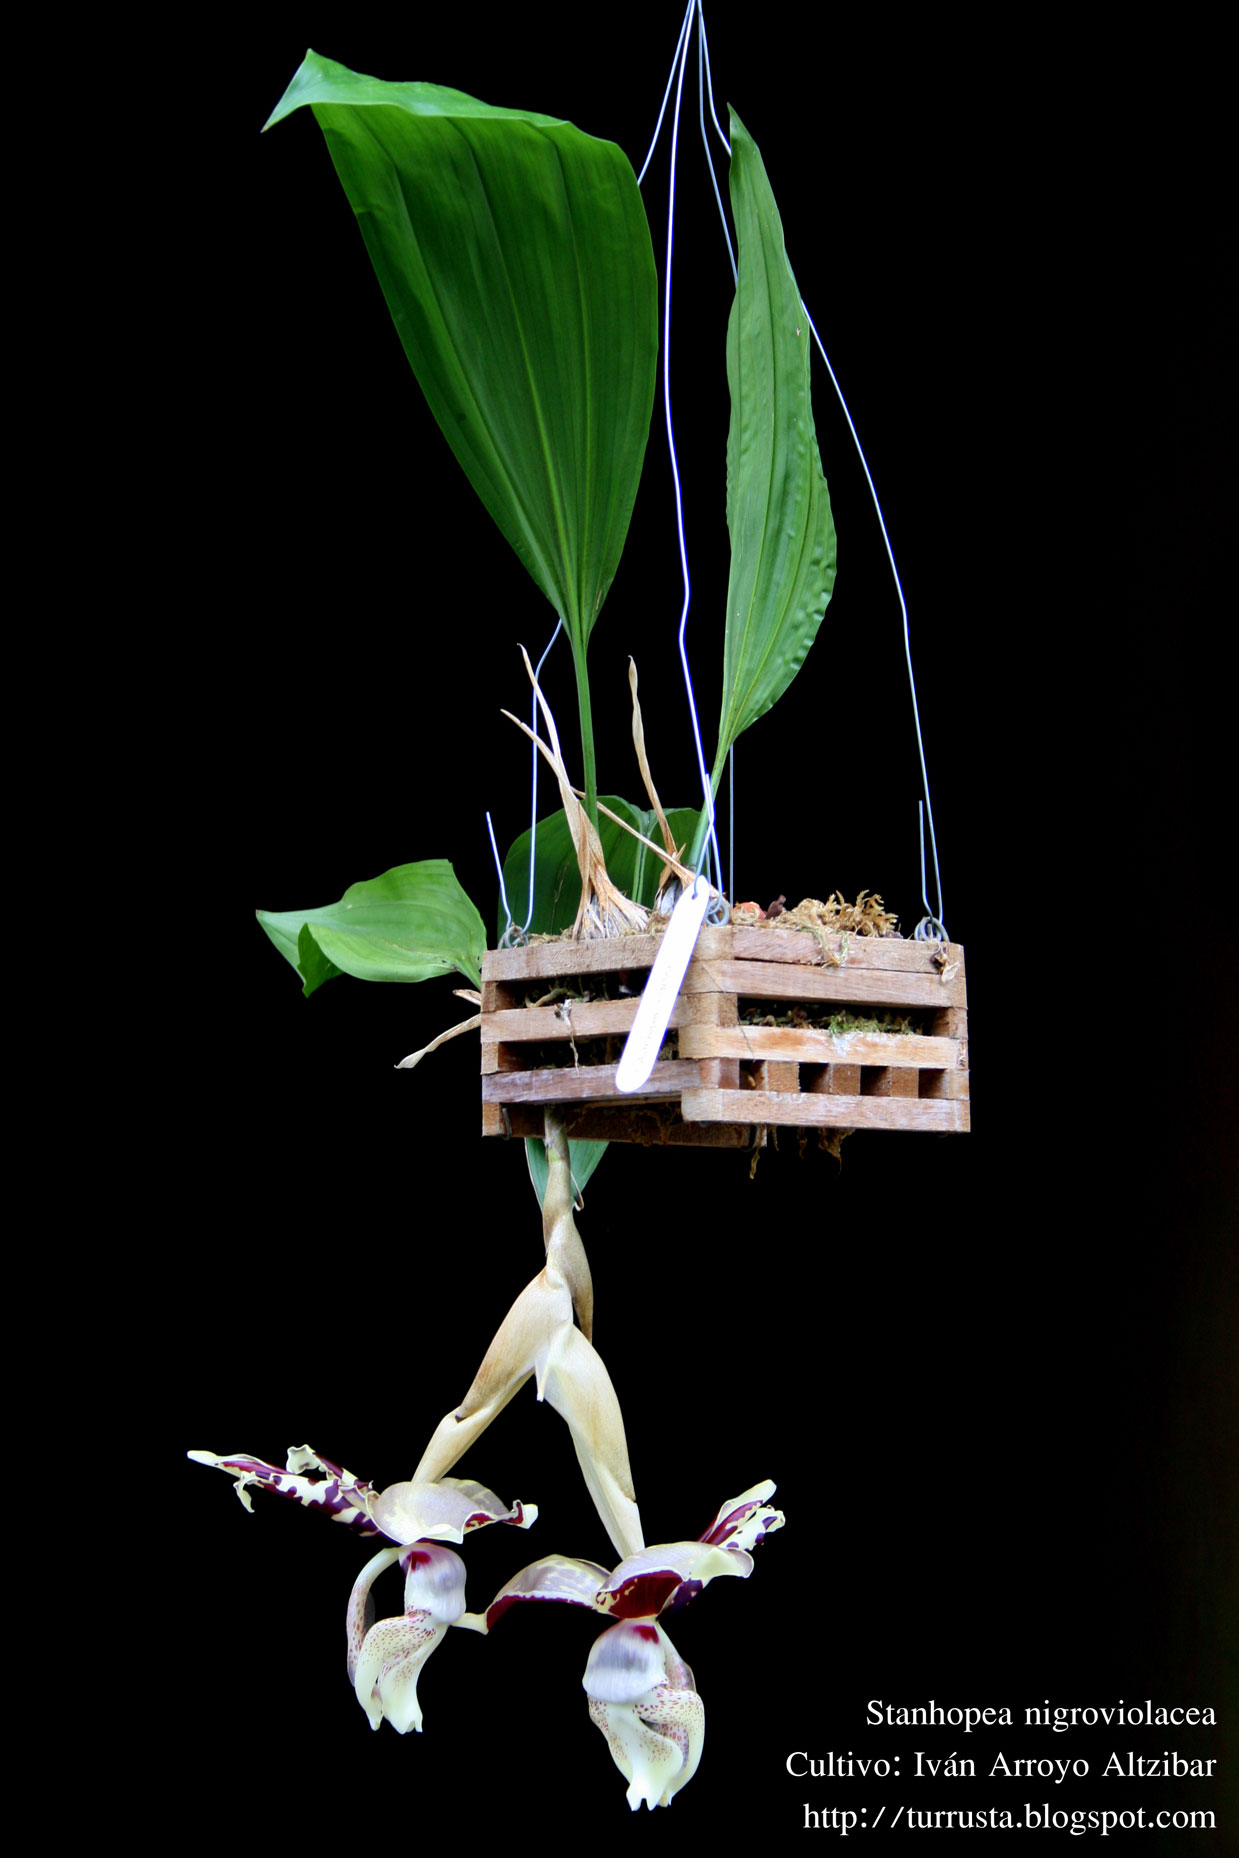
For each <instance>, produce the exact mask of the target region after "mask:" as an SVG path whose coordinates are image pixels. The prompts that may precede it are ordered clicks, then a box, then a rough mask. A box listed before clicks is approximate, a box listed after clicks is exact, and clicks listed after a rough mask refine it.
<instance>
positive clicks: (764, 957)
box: [696, 927, 964, 980]
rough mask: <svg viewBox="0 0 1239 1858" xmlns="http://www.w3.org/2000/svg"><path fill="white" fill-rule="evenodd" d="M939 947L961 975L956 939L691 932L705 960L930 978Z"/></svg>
mask: <svg viewBox="0 0 1239 1858" xmlns="http://www.w3.org/2000/svg"><path fill="white" fill-rule="evenodd" d="M939 949H940V950H941V952H942V959H943V960H944V961H945V962H946V963H947V965H953V964H954V963H956V962H958V964H959V978H960V979H962V978H963V972H964V968H963V961H964V951H963V948H962V946H961V945H960V944H959V943H958V942H942V943H934V942H915V941H911V940H907V941H905V940H903V939H901V938H900V937H899V936H884V935H853V936H846V937H845V936H841V935H826V936H824V937H823V938H822V941H821V942H819V941H818V939H817V937H816V936H815V935H811V934H809V933H808V932H807V931H805V930H793V929H746V928H740V927H733V928H722V929H703V930H702V932H701V934H700V935H699V936H698V938H697V950H696V952H697V954H698V956H699V957H700V958H701V959H702V960H705V961H715V960H723V961H725V960H728V959H732V960H738V961H780V962H790V963H793V964H795V965H797V966H805V967H821V966H834V965H835V962H836V961H837V962H838V964H839V965H840V966H843V967H848V968H878V969H885V970H887V971H889V972H898V973H902V974H929V975H932V976H933V977H934V979H935V980H936V979H937V978H938V975H939V973H940V969H939V968H938V966H937V965H936V962H935V955H936V954H937V952H938V951H939Z"/></svg>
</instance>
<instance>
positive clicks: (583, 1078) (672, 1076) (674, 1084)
mask: <svg viewBox="0 0 1239 1858" xmlns="http://www.w3.org/2000/svg"><path fill="white" fill-rule="evenodd" d="M698 1080H699V1073H698V1070H697V1066H696V1065H695V1064H693V1063H691V1062H688V1061H685V1060H683V1059H679V1058H671V1059H667V1060H665V1061H664V1062H662V1063H661V1064H656V1065H655V1066H654V1069H653V1070H652V1071H651V1072H650V1075H649V1078H648V1080H647V1081H646V1083H644V1084H643V1085H642V1086H641V1089H640V1090H637V1091H632V1092H631V1093H629V1095H627V1096H621V1095H620V1093H619V1091H618V1090H616V1088H615V1066H614V1065H610V1064H583V1065H562V1066H560V1067H558V1068H556V1069H551V1070H542V1071H500V1072H497V1073H494V1074H492V1075H491V1076H489V1077H484V1078H483V1079H482V1101H483V1103H606V1102H618V1103H621V1104H622V1103H625V1102H627V1101H628V1100H629V1096H631V1097H651V1098H655V1099H657V1098H660V1097H661V1098H675V1097H678V1096H679V1094H680V1092H681V1091H682V1090H687V1089H690V1088H692V1087H693V1086H695V1085H696V1084H697V1083H698Z"/></svg>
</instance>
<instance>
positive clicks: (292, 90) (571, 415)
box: [267, 52, 658, 664]
mask: <svg viewBox="0 0 1239 1858" xmlns="http://www.w3.org/2000/svg"><path fill="white" fill-rule="evenodd" d="M305 104H308V105H309V106H310V107H311V108H312V110H313V112H314V115H315V118H316V119H317V121H318V124H319V126H320V128H321V129H322V131H323V134H324V136H325V137H326V139H327V145H328V148H329V149H330V151H331V157H332V160H333V161H334V163H335V166H336V172H337V173H338V174H339V177H340V180H341V181H342V183H343V185H344V190H345V192H346V194H347V195H348V198H349V202H350V204H351V205H352V208H353V211H354V212H355V213H356V215H357V218H358V221H359V223H360V226H361V232H362V236H363V238H364V239H365V242H366V247H367V249H368V251H369V253H370V257H371V259H372V261H373V263H374V268H375V271H376V272H377V274H378V278H379V282H380V284H381V285H382V288H383V294H384V296H385V297H386V299H387V304H388V308H389V309H390V310H391V313H392V317H393V319H394V321H395V324H396V328H397V331H398V332H399V335H400V339H401V341H402V342H403V344H404V348H405V353H406V354H407V355H408V358H409V361H410V362H411V364H412V367H413V371H414V373H415V374H416V376H417V378H418V380H419V382H420V383H421V386H422V390H423V392H424V393H425V395H426V399H427V400H428V402H429V404H430V407H431V410H432V412H433V413H434V416H435V418H436V419H437V420H438V422H439V425H440V427H441V428H442V431H443V433H444V436H445V437H446V439H447V442H448V444H449V445H450V446H451V448H452V450H453V451H454V452H455V454H456V456H457V458H458V459H459V460H460V463H461V464H462V466H463V467H464V469H465V471H466V473H467V474H468V476H469V479H470V481H471V483H472V484H473V486H474V488H475V490H476V491H477V493H478V495H479V496H480V497H481V499H482V501H483V503H484V504H485V505H486V507H487V509H488V510H489V511H490V513H491V515H492V516H493V517H494V519H495V521H496V522H497V523H498V525H499V527H500V529H501V530H502V531H503V533H504V535H505V536H506V537H507V539H508V541H509V542H510V543H511V544H512V547H513V548H514V549H515V550H516V552H517V554H518V555H519V556H520V558H521V560H522V561H523V562H524V564H525V566H526V567H527V568H528V570H529V572H530V574H531V575H532V576H533V578H534V580H535V581H536V582H537V583H538V586H539V587H540V588H541V589H542V591H543V592H544V593H545V594H546V596H547V598H548V600H550V602H551V604H552V605H553V606H554V607H555V609H556V611H557V612H558V613H559V614H560V615H561V616H562V618H563V620H564V624H565V626H566V628H567V630H568V634H569V637H570V639H571V641H572V649H573V653H574V655H575V656H576V657H577V659H578V662H580V663H582V664H583V662H584V652H585V642H586V640H587V639H588V637H589V633H590V629H591V628H592V626H593V623H594V620H595V619H596V618H597V615H598V610H599V608H600V607H601V605H602V602H603V598H604V597H605V595H606V591H607V589H608V587H609V586H610V584H611V580H612V578H613V576H614V574H615V570H616V566H617V564H618V562H619V557H620V551H621V549H622V548H623V544H624V538H625V535H626V534H627V531H628V523H629V518H630V516H631V514H632V507H633V501H634V499H635V496H636V491H637V480H638V478H639V477H640V474H641V463H642V458H643V456H644V452H645V442H646V437H647V434H648V432H649V424H650V411H651V408H652V405H653V398H654V377H655V367H656V357H657V347H658V311H657V292H656V285H655V272H654V255H653V250H652V247H651V244H650V233H649V226H648V224H647V222H646V218H645V210H644V208H643V206H642V204H641V197H640V194H639V193H638V191H637V183H636V178H635V176H634V174H633V171H632V167H631V165H630V164H629V161H628V158H627V156H626V155H625V154H624V153H623V152H622V150H620V149H619V148H617V147H616V146H615V144H614V143H611V142H601V141H598V140H596V139H595V138H594V137H592V136H588V135H585V134H583V133H582V131H581V130H579V129H576V128H574V127H573V125H572V124H571V123H567V122H562V121H560V120H559V119H558V118H556V117H553V116H540V115H536V114H534V113H532V112H530V111H523V110H509V109H496V108H492V107H491V106H490V105H489V104H485V103H479V102H478V101H477V100H476V99H475V98H473V97H467V96H465V95H463V94H462V93H461V92H460V91H456V90H445V89H443V88H442V87H441V86H440V85H437V84H421V83H415V84H389V83H384V82H381V81H379V80H378V79H375V78H371V77H363V76H361V75H359V74H358V73H356V72H353V71H349V70H347V69H346V68H345V66H343V65H338V64H333V63H331V62H330V61H329V60H328V59H326V58H320V57H319V56H318V55H317V54H316V53H315V52H307V53H306V57H305V62H304V63H303V64H302V66H301V69H300V70H299V71H298V72H297V74H296V76H295V77H294V78H293V81H292V83H291V84H290V85H289V87H288V90H287V91H286V92H285V94H284V96H283V98H282V99H281V101H280V102H279V104H278V105H277V106H276V109H275V110H274V112H273V113H272V116H271V119H270V122H269V123H268V125H267V126H268V127H270V126H271V123H277V122H279V121H281V119H282V118H284V117H285V116H288V115H289V114H290V113H291V112H292V111H293V110H296V109H298V108H300V107H301V106H302V105H305Z"/></svg>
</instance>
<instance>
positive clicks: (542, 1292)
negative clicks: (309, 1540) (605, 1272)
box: [413, 1111, 645, 1555]
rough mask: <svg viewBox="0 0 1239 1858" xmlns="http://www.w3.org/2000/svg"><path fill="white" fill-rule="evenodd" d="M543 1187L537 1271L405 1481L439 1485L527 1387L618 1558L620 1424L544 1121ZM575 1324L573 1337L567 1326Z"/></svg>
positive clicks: (631, 1505) (636, 1543)
mask: <svg viewBox="0 0 1239 1858" xmlns="http://www.w3.org/2000/svg"><path fill="white" fill-rule="evenodd" d="M546 1155H547V1182H546V1193H545V1195H544V1196H543V1201H542V1237H543V1242H544V1244H545V1246H546V1264H545V1265H544V1266H543V1268H542V1270H541V1271H540V1272H539V1273H538V1275H537V1277H535V1278H534V1279H533V1281H532V1282H531V1283H529V1284H527V1285H526V1286H525V1288H524V1290H522V1292H521V1294H520V1296H519V1297H518V1298H517V1299H516V1302H515V1303H514V1304H513V1305H512V1308H511V1309H510V1310H509V1311H508V1313H507V1315H506V1316H505V1317H504V1319H503V1321H502V1323H501V1324H500V1325H499V1329H498V1332H497V1333H496V1335H495V1339H494V1341H493V1342H492V1343H491V1345H490V1347H489V1348H488V1349H487V1351H486V1354H485V1357H484V1358H483V1361H482V1365H481V1367H480V1368H479V1369H478V1371H477V1374H476V1375H475V1376H474V1380H473V1385H472V1386H471V1387H470V1389H469V1391H468V1393H467V1394H466V1395H465V1397H464V1399H463V1400H462V1401H461V1403H460V1405H459V1406H458V1407H455V1408H453V1409H452V1411H451V1412H449V1413H445V1414H444V1416H443V1418H442V1419H441V1420H440V1421H439V1424H438V1426H437V1427H436V1428H435V1432H434V1435H433V1437H432V1438H431V1440H430V1443H429V1445H428V1446H427V1447H426V1450H425V1452H424V1453H423V1454H422V1458H421V1462H420V1463H419V1465H418V1467H417V1470H416V1471H415V1472H414V1474H413V1476H414V1482H421V1481H434V1480H437V1479H440V1478H442V1477H443V1476H444V1474H445V1473H446V1472H448V1471H450V1470H451V1469H452V1466H453V1465H454V1464H456V1463H457V1462H458V1460H459V1459H460V1458H461V1457H462V1456H463V1454H464V1453H465V1452H466V1451H467V1450H468V1449H469V1447H470V1446H471V1445H472V1444H473V1442H474V1440H475V1439H478V1438H480V1437H481V1435H482V1433H483V1432H485V1430H486V1428H487V1427H488V1426H489V1425H490V1423H491V1421H492V1420H493V1419H495V1418H497V1417H498V1415H499V1414H500V1413H501V1412H502V1411H503V1409H504V1407H505V1406H506V1405H507V1404H508V1402H509V1400H511V1399H512V1398H513V1396H514V1395H515V1394H517V1393H518V1392H519V1391H520V1389H521V1388H522V1387H523V1386H524V1385H525V1382H526V1381H527V1380H529V1379H530V1378H531V1377H532V1378H533V1379H534V1382H535V1386H536V1389H537V1395H538V1399H539V1400H546V1401H548V1402H549V1404H550V1405H551V1406H553V1407H554V1408H555V1410H556V1412H557V1413H560V1414H562V1416H563V1417H564V1419H566V1420H567V1422H568V1429H569V1431H570V1432H571V1434H572V1443H573V1445H574V1446H575V1448H576V1454H577V1459H578V1461H579V1463H580V1466H581V1471H582V1474H583V1476H584V1478H585V1483H586V1487H587V1488H588V1490H589V1494H590V1496H591V1498H592V1499H593V1502H594V1507H595V1508H596V1509H597V1511H598V1514H599V1516H600V1517H601V1518H602V1523H603V1527H604V1528H605V1529H606V1532H607V1534H608V1536H609V1537H610V1539H611V1542H612V1545H613V1546H614V1548H615V1550H616V1552H617V1553H618V1554H620V1555H632V1554H636V1553H637V1552H638V1551H639V1550H640V1549H641V1548H643V1547H644V1545H645V1538H644V1536H643V1535H642V1533H641V1517H640V1514H639V1512H638V1509H637V1500H636V1496H635V1494H634V1491H633V1484H632V1470H631V1467H630V1465H629V1462H628V1444H627V1440H626V1438H625V1435H624V1418H623V1414H622V1413H621V1411H620V1404H619V1400H618V1398H617V1396H616V1392H615V1388H614V1386H613V1385H612V1382H611V1377H610V1375H609V1374H608V1373H607V1370H606V1367H605V1366H604V1364H603V1361H602V1357H601V1356H600V1355H599V1354H598V1352H597V1350H596V1349H595V1348H594V1346H593V1343H592V1340H591V1337H592V1335H593V1326H594V1288H593V1282H592V1279H591V1277H590V1270H589V1261H588V1259H587V1258H586V1256H585V1247H584V1246H583V1245H582V1243H581V1238H580V1234H579V1233H578V1232H577V1229H576V1223H575V1221H574V1219H573V1216H572V1170H571V1166H570V1164H569V1159H568V1134H567V1130H566V1128H565V1127H564V1125H563V1123H562V1122H561V1121H560V1120H559V1119H558V1117H556V1116H555V1115H553V1113H552V1112H550V1111H548V1112H547V1116H546ZM574 1314H575V1316H576V1320H577V1322H578V1323H579V1324H580V1327H579V1328H577V1327H576V1326H575V1325H574V1323H573V1316H574Z"/></svg>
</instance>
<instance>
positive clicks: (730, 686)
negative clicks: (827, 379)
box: [713, 110, 835, 792]
mask: <svg viewBox="0 0 1239 1858" xmlns="http://www.w3.org/2000/svg"><path fill="white" fill-rule="evenodd" d="M731 204H732V211H733V213H734V216H735V222H736V236H737V241H738V244H739V276H738V279H737V283H736V296H735V302H734V303H733V305H732V311H731V318H730V321H729V323H728V326H727V379H728V383H729V385H730V387H731V428H730V431H729V433H728V437H727V527H728V529H729V531H730V533H731V579H730V582H729V585H728V589H727V626H726V635H725V646H724V656H723V709H722V717H721V720H720V723H719V738H718V752H717V755H716V756H715V761H714V772H713V781H714V789H715V792H717V791H718V784H719V780H720V777H721V775H722V771H723V764H724V762H725V760H726V758H727V751H728V749H729V748H730V747H731V745H732V743H733V742H734V741H735V740H736V737H737V736H738V735H740V734H741V733H742V731H743V730H745V729H747V728H748V726H749V724H750V723H752V722H755V721H756V720H757V718H758V717H759V716H762V715H764V714H765V712H766V711H767V710H768V709H769V708H770V706H771V704H772V703H774V702H775V701H776V700H777V699H778V698H779V697H781V696H782V694H783V692H784V691H785V690H786V689H787V686H788V685H789V684H790V683H791V681H792V679H793V678H794V677H795V675H796V673H797V671H798V670H799V669H800V667H801V665H802V664H803V663H804V660H805V654H806V653H807V652H808V649H809V647H810V645H811V644H812V643H813V639H814V636H815V634H816V632H817V629H818V626H819V625H820V624H821V620H822V614H823V613H824V612H825V610H826V603H827V601H828V600H829V599H830V594H831V589H832V588H833V587H834V584H835V526H834V523H833V521H832V520H831V514H830V493H829V492H828V490H827V488H826V479H825V478H824V477H823V476H822V466H821V460H820V459H819V457H818V450H817V436H816V433H815V432H814V427H813V407H812V402H811V399H810V393H809V342H810V335H809V326H808V320H807V318H806V316H805V314H804V311H803V309H802V307H801V301H800V292H799V290H798V289H797V286H796V280H795V278H794V277H793V276H792V269H791V266H790V265H789V264H788V262H787V253H786V251H785V250H784V247H783V227H782V224H781V222H780V220H779V214H778V209H777V207H776V206H775V203H774V195H773V194H772V193H771V191H770V183H769V181H768V180H767V179H766V170H765V168H764V167H763V166H762V159H761V156H760V155H759V153H758V151H757V145H756V143H754V141H753V140H752V138H751V137H750V136H749V134H748V131H747V130H746V129H745V127H744V124H743V123H742V122H741V121H740V119H739V117H738V116H737V115H736V113H735V111H734V110H733V111H732V112H731Z"/></svg>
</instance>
